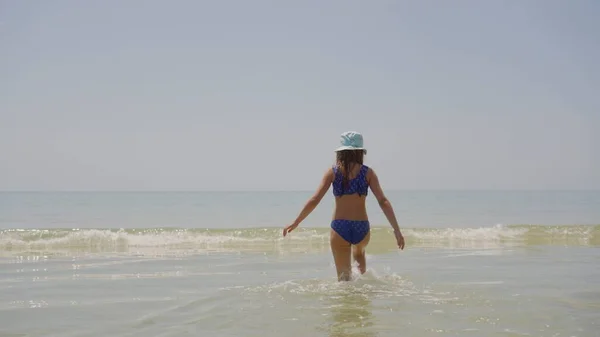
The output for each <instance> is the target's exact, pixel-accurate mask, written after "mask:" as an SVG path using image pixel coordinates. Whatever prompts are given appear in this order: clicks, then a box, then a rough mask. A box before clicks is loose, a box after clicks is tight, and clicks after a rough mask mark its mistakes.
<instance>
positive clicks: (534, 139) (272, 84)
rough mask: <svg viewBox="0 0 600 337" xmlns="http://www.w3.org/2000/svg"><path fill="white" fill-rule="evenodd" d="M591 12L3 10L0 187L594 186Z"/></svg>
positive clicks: (72, 1)
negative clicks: (365, 179) (349, 175)
mask: <svg viewBox="0 0 600 337" xmlns="http://www.w3.org/2000/svg"><path fill="white" fill-rule="evenodd" d="M598 17H600V2H598V1H592V0H589V1H583V0H581V1H558V0H544V1H542V0H531V1H475V0H472V1H467V0H461V1H354V0H351V1H340V0H336V1H314V0H305V1H293V2H292V1H287V2H286V1H264V0H256V1H241V0H237V1H191V0H190V1H157V0H151V1H141V0H138V1H116V0H110V1H109V0H107V1H76V0H57V1H40V0H37V1H16V0H15V1H8V0H0V45H1V46H2V51H1V53H0V155H1V158H2V160H1V165H0V190H163V189H169V190H182V189H183V190H247V189H260V190H313V189H314V188H316V186H317V184H318V182H319V180H320V178H321V176H322V174H323V172H324V171H325V169H326V168H327V167H328V166H329V165H330V164H332V163H333V159H334V154H333V149H334V148H335V147H336V146H337V145H338V136H339V134H340V133H341V132H343V131H346V130H356V131H360V132H362V133H363V134H364V137H365V145H366V146H367V147H368V149H369V154H368V156H367V164H368V165H371V166H372V167H374V169H375V170H376V171H377V172H378V173H379V175H380V177H381V180H382V183H383V186H384V189H388V190H391V189H600V150H599V149H598V147H599V146H598V145H599V144H600V98H599V96H598V93H600V66H599V61H598V60H600V21H598Z"/></svg>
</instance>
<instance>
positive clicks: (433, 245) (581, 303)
mask: <svg viewBox="0 0 600 337" xmlns="http://www.w3.org/2000/svg"><path fill="white" fill-rule="evenodd" d="M19 198H22V197H19ZM36 198H37V199H36V200H35V202H34V201H32V200H31V199H27V198H24V199H23V200H28V202H29V204H30V205H31V204H37V205H38V206H37V208H34V209H32V211H31V212H29V213H28V212H26V211H25V210H26V206H25V205H23V203H22V202H21V201H19V202H16V201H15V200H16V199H18V198H13V199H11V200H12V201H11V202H12V204H11V205H12V206H11V207H8V206H6V205H7V203H5V204H4V206H0V209H2V208H3V207H4V208H3V209H4V210H5V211H6V210H10V211H11V212H12V213H11V214H10V215H7V214H8V213H6V212H5V213H4V214H3V215H2V216H0V217H3V219H7V218H10V219H12V220H10V222H9V221H5V222H4V223H3V224H4V225H3V227H4V229H3V230H0V335H1V336H188V335H189V336H198V335H200V336H205V335H206V336H264V337H270V336H282V335H285V336H398V335H402V336H577V337H582V336H584V337H587V336H599V334H598V331H600V330H599V329H600V326H599V325H600V286H599V284H600V283H599V282H598V280H599V279H600V267H599V266H600V249H599V248H600V226H598V225H594V224H583V225H570V224H569V225H549V224H543V225H496V224H489V225H485V224H483V225H481V226H470V227H469V226H463V227H451V226H447V227H443V226H437V225H436V226H430V227H423V226H421V227H418V226H414V227H410V228H405V230H404V233H405V236H406V239H407V248H406V249H405V250H404V251H398V250H397V248H396V247H394V241H393V236H392V234H391V231H390V229H389V227H383V226H381V225H378V224H374V226H375V228H374V229H373V235H372V240H371V243H370V245H369V248H368V256H367V260H368V272H367V273H366V274H365V275H362V276H360V275H358V273H356V270H355V275H354V276H355V277H354V279H353V280H352V281H351V282H337V280H336V277H335V269H334V267H333V264H332V258H331V253H330V251H329V245H328V229H327V228H326V227H325V226H322V227H311V226H302V227H301V229H299V230H298V232H294V233H292V235H291V236H288V237H286V238H282V237H281V228H272V227H259V228H250V227H251V226H250V225H247V226H246V227H239V228H233V227H227V226H225V227H222V228H210V229H206V228H167V227H166V226H165V227H163V228H158V227H156V226H148V227H147V228H143V227H142V226H141V222H140V223H137V222H136V225H135V226H130V227H129V228H128V227H127V226H123V227H124V229H121V228H113V229H110V228H106V227H104V228H102V227H100V226H98V227H97V228H95V229H93V228H89V227H90V226H88V228H86V227H85V226H78V227H79V228H73V227H74V226H68V225H63V226H61V225H60V224H62V223H67V224H68V223H73V222H74V219H78V220H79V219H86V218H87V219H90V222H93V221H91V220H94V219H96V220H97V219H98V217H97V215H98V214H104V216H103V218H105V219H112V220H113V221H115V222H117V221H118V222H121V223H125V222H126V221H127V216H125V215H123V214H124V213H122V212H123V211H122V210H124V209H126V207H125V205H121V206H120V207H121V208H120V209H121V210H120V211H117V212H116V213H114V212H113V213H111V212H109V211H107V210H105V209H104V208H102V207H101V208H102V209H103V210H102V211H100V210H98V209H97V208H94V207H92V206H93V205H94V204H93V203H92V204H91V206H90V204H87V206H80V208H77V207H76V206H73V205H72V203H69V205H71V206H65V202H64V199H60V198H58V199H52V198H49V199H48V198H47V197H46V199H44V198H43V197H40V196H39V195H37V196H36ZM71 198H73V200H77V198H75V197H72V196H71ZM473 198H476V197H473ZM578 198H579V197H577V198H571V199H568V198H565V200H567V201H565V200H563V203H564V204H565V205H566V206H564V207H563V208H560V207H557V208H556V211H555V212H554V213H561V212H562V214H563V216H564V214H569V212H570V211H567V210H568V209H571V210H573V209H580V210H582V209H583V210H585V209H584V208H582V206H581V205H588V204H587V203H586V202H583V203H582V202H581V201H582V200H584V198H581V199H578ZM573 199H575V200H578V201H577V206H574V205H572V204H568V200H573ZM40 200H42V201H40ZM184 200H185V199H184ZM594 200H595V199H594ZM53 202H54V203H55V206H56V207H55V208H54V209H55V211H54V213H52V214H50V213H48V212H47V211H46V210H49V209H53V208H52V207H51V206H52V203H53ZM136 202H137V203H139V204H138V205H139V206H136V207H138V208H139V209H141V210H144V207H145V208H147V209H148V210H149V211H148V213H151V214H157V213H160V214H161V215H160V217H159V218H162V217H164V218H167V217H168V215H169V214H171V211H172V210H173V209H172V208H169V207H167V206H164V209H163V211H162V212H161V211H158V210H157V209H156V208H155V206H150V204H148V203H146V204H144V203H143V202H142V201H140V200H137V201H136ZM187 202H188V203H191V202H190V201H189V200H188V201H187ZM536 202H539V201H536ZM588 202H589V200H588ZM479 203H480V204H483V205H484V206H481V207H479V208H474V209H473V210H472V212H473V213H476V214H483V213H485V212H484V209H487V208H490V209H493V212H496V213H499V214H504V215H503V217H509V215H510V214H508V213H510V211H509V210H508V208H503V207H500V206H499V207H498V208H494V204H493V203H491V202H490V203H483V202H482V201H481V200H480V201H479ZM82 204H85V203H82ZM144 205H145V206H144ZM172 205H177V203H176V202H173V203H172ZM69 207H70V208H69ZM81 207H84V208H85V207H87V208H88V211H83V210H82V208H81ZM173 207H179V206H173ZM222 207H224V206H222ZM511 207H513V206H511ZM586 207H592V206H586ZM524 208H527V206H524ZM524 208H523V209H524ZM35 209H37V211H35ZM40 209H42V210H44V211H43V212H41V211H40ZM69 209H71V210H72V212H70V211H69ZM465 209H466V208H465ZM523 209H521V210H519V212H521V213H524V214H527V216H528V217H530V218H536V217H541V216H544V214H545V213H544V212H542V211H539V210H540V209H543V208H540V207H537V206H536V207H532V208H531V209H535V211H531V210H530V211H529V212H525V211H524V210H523ZM180 211H181V209H180ZM119 212H121V213H119ZM257 212H258V213H261V212H263V211H262V210H258V211H257ZM461 212H464V209H463V211H461ZM582 212H583V211H582ZM242 213H243V212H242ZM517 213H518V212H517ZM583 213H585V212H583ZM469 214H471V213H467V214H462V215H461V214H454V213H451V214H449V215H448V217H449V218H454V219H457V218H459V217H460V216H462V217H466V218H468V215H469ZM585 214H587V215H586V216H587V217H588V218H589V219H590V220H594V214H595V213H594V210H593V209H591V208H590V209H587V213H585ZM246 215H247V214H246ZM237 216H238V217H239V216H240V215H237ZM317 216H318V215H317ZM414 216H415V218H422V219H425V218H427V215H423V216H422V217H421V216H419V215H418V214H416V215H414ZM545 216H547V217H549V218H551V217H552V214H546V215H545ZM49 217H52V218H53V219H54V222H52V223H49V222H48V218H49ZM140 217H141V216H140ZM186 217H191V216H190V213H177V214H176V215H173V218H177V219H183V218H186ZM475 218H477V216H476V217H475ZM213 220H214V219H213ZM471 220H472V221H475V220H474V219H471ZM94 221H95V220H94ZM211 221H212V220H211ZM238 221H239V222H241V221H242V220H238ZM250 222H251V221H247V222H244V223H245V224H248V223H250ZM547 222H550V221H547ZM598 222H599V223H600V221H598ZM34 223H44V224H45V225H44V226H35V225H33V224H34ZM572 223H575V222H572ZM17 224H21V226H20V228H19V226H17ZM150 227H152V228H150ZM207 227H210V226H207Z"/></svg>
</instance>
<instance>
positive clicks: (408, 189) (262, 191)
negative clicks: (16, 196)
mask: <svg viewBox="0 0 600 337" xmlns="http://www.w3.org/2000/svg"><path fill="white" fill-rule="evenodd" d="M315 190H316V189H223V190H217V189H48V190H46V189H39V190H38V189H14V190H13V189H7V190H3V189H0V193H295V192H301V193H311V192H315ZM384 192H600V188H563V189H554V188H548V189H544V188H537V189H536V188H387V189H384Z"/></svg>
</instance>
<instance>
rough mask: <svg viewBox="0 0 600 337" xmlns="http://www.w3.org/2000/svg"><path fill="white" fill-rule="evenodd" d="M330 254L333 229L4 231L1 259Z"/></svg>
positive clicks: (566, 233)
mask: <svg viewBox="0 0 600 337" xmlns="http://www.w3.org/2000/svg"><path fill="white" fill-rule="evenodd" d="M403 233H404V236H405V238H406V241H407V248H410V247H431V248H464V249H469V248H473V249H482V248H483V249H485V248H501V247H517V246H533V245H575V246H599V245H600V225H596V226H583V225H569V226H543V225H513V226H502V225H497V226H491V227H480V228H406V229H403ZM328 249H329V229H328V228H302V229H298V230H297V231H294V232H293V233H291V234H290V235H289V236H287V237H285V238H283V237H282V235H281V229H279V228H249V229H238V230H218V229H182V228H146V229H5V230H0V253H1V254H2V255H6V254H7V253H9V254H10V253H14V252H23V251H40V252H52V251H55V252H57V253H58V252H61V251H62V252H68V251H71V252H76V251H77V252H116V253H118V252H129V253H132V252H133V253H135V252H138V253H141V254H143V253H144V252H148V251H154V252H157V251H163V252H168V251H180V252H181V251H187V252H190V253H198V252H204V253H211V252H234V253H235V252H256V253H268V254H269V253H287V252H298V251H303V252H307V253H310V252H318V251H323V250H328ZM394 249H395V245H394V239H393V235H392V232H391V230H390V229H389V228H379V227H375V228H373V229H372V235H371V243H370V245H369V250H370V253H372V254H377V253H384V252H389V251H392V250H394Z"/></svg>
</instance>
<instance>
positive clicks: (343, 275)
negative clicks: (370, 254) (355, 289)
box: [329, 229, 352, 281]
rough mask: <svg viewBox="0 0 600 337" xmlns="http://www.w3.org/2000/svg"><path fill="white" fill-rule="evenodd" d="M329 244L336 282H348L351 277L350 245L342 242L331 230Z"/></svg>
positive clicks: (344, 241)
mask: <svg viewBox="0 0 600 337" xmlns="http://www.w3.org/2000/svg"><path fill="white" fill-rule="evenodd" d="M329 243H330V245H331V252H332V253H333V260H334V262H335V269H336V271H337V276H338V281H350V277H351V276H352V265H351V262H352V257H351V249H352V248H351V246H350V243H349V242H348V241H346V240H344V239H343V238H342V237H341V236H340V235H339V234H338V233H336V231H334V230H333V229H332V230H331V235H330V240H329Z"/></svg>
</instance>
